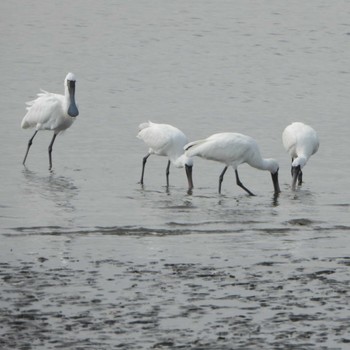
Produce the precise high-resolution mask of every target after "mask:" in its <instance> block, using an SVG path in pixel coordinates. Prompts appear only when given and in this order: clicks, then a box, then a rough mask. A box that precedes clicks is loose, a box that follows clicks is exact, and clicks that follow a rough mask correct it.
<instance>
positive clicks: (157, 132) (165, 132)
mask: <svg viewBox="0 0 350 350" xmlns="http://www.w3.org/2000/svg"><path fill="white" fill-rule="evenodd" d="M139 130H140V131H139V133H138V134H137V138H139V139H141V140H142V141H144V142H145V143H146V145H147V146H148V147H149V150H148V153H147V154H146V156H145V157H144V158H143V160H142V173H141V180H140V183H141V185H143V177H144V173H145V165H146V162H147V159H148V157H149V156H150V155H151V154H156V155H158V156H165V157H168V165H167V167H166V183H167V187H169V168H170V163H172V164H173V165H174V166H175V167H177V168H183V167H185V170H186V175H187V181H188V191H189V192H190V191H191V190H192V188H193V181H192V166H193V161H192V159H191V158H189V157H187V156H185V154H184V146H185V145H186V143H187V142H188V140H187V137H186V135H185V134H184V133H183V132H182V131H181V130H179V129H177V128H175V127H174V126H172V125H168V124H157V123H152V122H151V121H149V122H146V123H142V124H140V125H139Z"/></svg>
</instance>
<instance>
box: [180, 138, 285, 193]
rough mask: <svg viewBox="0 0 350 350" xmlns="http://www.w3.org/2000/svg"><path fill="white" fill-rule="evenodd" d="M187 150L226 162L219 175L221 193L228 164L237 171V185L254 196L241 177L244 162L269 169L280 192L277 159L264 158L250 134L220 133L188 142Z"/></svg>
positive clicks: (187, 153)
mask: <svg viewBox="0 0 350 350" xmlns="http://www.w3.org/2000/svg"><path fill="white" fill-rule="evenodd" d="M185 150H186V152H185V155H186V156H188V157H194V156H198V157H201V158H204V159H209V160H215V161H217V162H221V163H224V164H226V166H225V168H224V170H223V171H222V173H221V174H220V177H219V193H221V184H222V181H223V179H224V175H225V172H226V170H227V168H228V166H230V165H232V167H233V169H234V170H235V173H236V183H237V185H238V186H239V187H241V188H243V189H244V190H245V191H246V192H247V193H248V194H249V195H251V196H254V194H253V193H252V192H251V191H249V190H248V189H247V188H246V187H245V186H244V185H243V184H242V182H241V181H240V179H239V176H238V171H237V168H238V166H239V165H240V164H242V163H248V164H249V165H250V166H252V167H254V168H257V169H261V170H269V171H270V172H271V176H272V182H273V187H274V190H275V193H276V194H277V193H279V192H280V187H279V183H278V168H279V166H278V163H277V161H276V160H274V159H263V158H262V157H261V155H260V151H259V147H258V144H257V143H256V141H255V140H254V139H253V138H251V137H249V136H246V135H242V134H238V133H230V132H224V133H218V134H214V135H211V136H209V137H208V138H206V139H204V140H198V141H194V142H191V143H189V144H187V145H186V146H185Z"/></svg>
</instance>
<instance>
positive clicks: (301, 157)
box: [282, 122, 320, 190]
mask: <svg viewBox="0 0 350 350" xmlns="http://www.w3.org/2000/svg"><path fill="white" fill-rule="evenodd" d="M282 141H283V146H284V148H285V149H286V151H287V152H288V153H289V155H290V156H291V157H292V169H291V172H292V190H295V186H296V183H297V180H298V185H299V186H301V184H302V182H303V172H302V171H301V169H302V168H303V167H304V166H305V165H306V163H307V161H308V160H309V158H310V157H311V156H312V155H313V154H315V153H316V152H317V150H318V147H319V145H320V142H319V139H318V135H317V133H316V131H315V130H314V129H313V128H312V127H311V126H309V125H306V124H304V123H300V122H295V123H292V124H290V125H288V126H287V127H286V128H285V129H284V131H283V133H282Z"/></svg>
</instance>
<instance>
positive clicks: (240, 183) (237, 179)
mask: <svg viewBox="0 0 350 350" xmlns="http://www.w3.org/2000/svg"><path fill="white" fill-rule="evenodd" d="M235 173H236V183H237V185H238V186H239V187H241V188H243V189H244V191H246V192H247V193H248V194H249V195H250V196H255V194H254V193H252V192H250V191H249V190H248V188H246V187H244V185H243V184H242V182H241V180H240V179H239V176H238V171H237V170H235Z"/></svg>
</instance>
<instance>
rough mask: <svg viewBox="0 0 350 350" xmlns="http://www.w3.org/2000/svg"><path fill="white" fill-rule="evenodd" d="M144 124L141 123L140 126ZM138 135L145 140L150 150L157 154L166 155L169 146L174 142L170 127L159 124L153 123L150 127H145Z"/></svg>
mask: <svg viewBox="0 0 350 350" xmlns="http://www.w3.org/2000/svg"><path fill="white" fill-rule="evenodd" d="M144 124H146V123H144ZM142 125H143V124H141V125H140V127H141V126H142ZM143 126H145V125H143ZM137 137H138V138H139V139H141V140H143V141H144V142H145V143H146V145H147V146H148V147H149V148H150V150H151V151H152V152H154V153H156V154H164V155H165V152H166V150H167V148H169V146H170V145H171V143H172V135H171V131H170V130H169V128H166V127H164V125H159V124H152V125H151V126H149V127H147V126H145V127H143V128H142V129H141V130H140V132H139V133H138V135H137Z"/></svg>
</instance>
